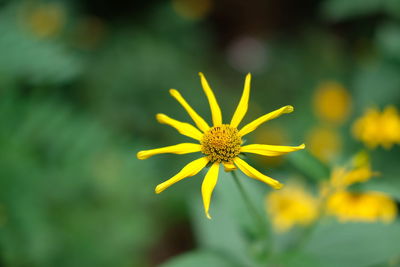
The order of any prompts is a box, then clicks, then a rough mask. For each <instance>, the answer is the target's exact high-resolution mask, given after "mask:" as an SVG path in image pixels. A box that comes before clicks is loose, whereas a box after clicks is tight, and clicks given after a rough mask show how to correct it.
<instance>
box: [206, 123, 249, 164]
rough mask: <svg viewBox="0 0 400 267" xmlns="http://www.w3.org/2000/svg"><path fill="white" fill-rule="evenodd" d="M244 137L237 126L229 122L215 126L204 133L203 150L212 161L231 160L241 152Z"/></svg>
mask: <svg viewBox="0 0 400 267" xmlns="http://www.w3.org/2000/svg"><path fill="white" fill-rule="evenodd" d="M241 144H242V138H241V137H240V135H239V132H238V130H237V129H236V128H233V127H231V126H230V125H228V124H222V125H220V126H214V127H212V128H211V129H210V130H208V131H207V132H206V133H204V136H203V139H202V140H201V152H202V153H203V154H204V155H206V156H207V158H208V160H209V161H210V162H231V161H232V160H233V159H234V158H235V157H236V156H237V155H239V153H240V145H241Z"/></svg>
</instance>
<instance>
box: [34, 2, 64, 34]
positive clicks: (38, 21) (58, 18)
mask: <svg viewBox="0 0 400 267" xmlns="http://www.w3.org/2000/svg"><path fill="white" fill-rule="evenodd" d="M26 16H27V17H26V20H27V21H26V22H27V23H28V24H30V25H29V26H30V28H31V30H32V32H33V33H34V34H36V35H37V36H38V37H40V38H45V37H50V36H54V35H56V34H57V33H59V32H60V30H61V28H62V27H63V26H64V24H65V10H64V9H63V7H62V6H61V5H58V4H43V5H39V6H35V7H34V8H33V9H32V10H31V11H30V14H27V15H26Z"/></svg>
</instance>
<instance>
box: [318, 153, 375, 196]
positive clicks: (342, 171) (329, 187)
mask: <svg viewBox="0 0 400 267" xmlns="http://www.w3.org/2000/svg"><path fill="white" fill-rule="evenodd" d="M377 175H379V173H378V172H374V171H372V168H371V163H370V161H369V156H368V154H367V153H366V152H364V151H362V152H359V153H357V154H356V155H355V156H354V157H353V159H352V162H351V166H350V167H344V166H340V167H334V168H333V170H332V172H331V176H330V179H329V181H326V182H324V183H322V184H321V188H320V189H321V191H320V193H321V196H322V197H327V196H329V195H330V194H332V193H333V192H336V191H340V190H345V189H346V188H347V187H349V186H350V185H352V184H355V183H363V182H366V181H368V180H369V179H371V177H373V176H377Z"/></svg>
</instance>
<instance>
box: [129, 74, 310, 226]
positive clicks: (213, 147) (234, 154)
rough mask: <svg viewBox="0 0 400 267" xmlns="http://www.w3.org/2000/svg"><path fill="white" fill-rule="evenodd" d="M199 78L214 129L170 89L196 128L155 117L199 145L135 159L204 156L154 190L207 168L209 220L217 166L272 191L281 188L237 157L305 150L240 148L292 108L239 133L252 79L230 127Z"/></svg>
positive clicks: (162, 150)
mask: <svg viewBox="0 0 400 267" xmlns="http://www.w3.org/2000/svg"><path fill="white" fill-rule="evenodd" d="M199 75H200V79H201V84H202V87H203V90H204V92H205V94H206V96H207V98H208V102H209V104H210V108H211V115H212V121H213V125H212V126H209V125H208V123H207V122H206V121H205V120H204V119H203V118H202V117H200V116H199V115H198V114H197V112H196V111H194V110H193V108H192V107H191V106H190V105H189V104H188V103H187V102H186V100H185V99H184V98H183V97H182V96H181V94H180V93H179V92H178V91H177V90H175V89H171V90H170V91H169V92H170V94H171V95H172V97H174V98H175V99H176V100H177V101H178V102H179V103H180V104H181V105H182V107H183V108H184V109H185V110H186V111H187V113H188V114H189V116H190V117H191V118H192V120H193V122H194V123H195V124H196V126H197V128H196V127H194V126H193V125H191V124H189V123H185V122H180V121H177V120H175V119H172V118H170V117H168V116H167V115H165V114H157V116H156V118H157V120H158V122H160V123H163V124H168V125H169V126H172V127H173V128H175V129H176V130H177V131H178V132H179V133H180V134H182V135H185V136H188V137H190V138H193V139H195V140H196V141H198V143H181V144H177V145H173V146H168V147H163V148H157V149H151V150H144V151H140V152H138V154H137V157H138V159H147V158H149V157H151V156H153V155H156V154H161V153H173V154H187V153H193V152H201V153H203V157H201V158H199V159H197V160H194V161H192V162H190V163H189V164H187V165H186V166H185V167H184V168H183V169H182V170H181V171H180V172H179V173H178V174H176V175H175V176H174V177H172V178H170V179H169V180H167V181H165V182H163V183H161V184H159V185H158V186H157V187H156V189H155V192H156V193H157V194H159V193H161V192H162V191H164V190H165V189H167V188H168V187H170V186H171V185H173V184H175V183H176V182H178V181H180V180H182V179H184V178H187V177H190V176H194V175H196V174H197V173H199V172H200V171H201V170H202V169H203V168H204V167H206V166H207V165H208V164H210V165H211V167H210V169H209V170H208V172H207V174H206V176H205V178H204V180H203V184H202V187H201V192H202V196H203V204H204V210H205V213H206V216H207V218H209V219H210V218H211V217H210V215H209V212H208V210H209V206H210V201H211V196H212V192H213V190H214V187H215V185H216V183H217V179H218V172H219V167H220V164H223V165H224V167H225V170H226V171H230V170H234V169H236V168H239V169H240V170H241V171H242V172H243V173H245V174H246V175H247V176H249V177H251V178H254V179H257V180H259V181H261V182H264V183H266V184H268V185H270V186H272V187H273V188H276V189H279V188H281V187H282V184H281V183H279V182H278V181H277V180H274V179H272V178H270V177H268V176H266V175H264V174H262V173H261V172H259V171H257V170H256V169H254V168H253V167H252V166H250V165H249V164H248V163H246V162H245V161H244V160H242V159H241V158H240V157H239V154H240V153H254V154H259V155H263V156H279V155H282V154H286V153H289V152H293V151H297V150H300V149H304V147H305V146H304V144H302V145H300V146H275V145H259V144H252V145H245V146H243V145H242V138H243V136H245V135H246V134H248V133H250V132H252V131H254V130H255V129H257V128H258V127H259V126H260V125H261V124H263V123H264V122H267V121H269V120H272V119H275V118H277V117H279V116H280V115H282V114H284V113H290V112H292V111H293V107H292V106H284V107H282V108H280V109H277V110H275V111H273V112H270V113H267V114H265V115H263V116H261V117H260V118H258V119H256V120H254V121H252V122H250V123H249V124H247V125H245V126H243V127H241V128H240V130H239V129H238V126H239V124H240V122H241V121H242V119H243V117H244V116H245V114H246V112H247V108H248V102H249V96H250V80H251V75H250V74H248V75H247V76H246V80H245V83H244V90H243V94H242V97H241V99H240V101H239V104H238V106H237V108H236V111H235V113H234V114H233V117H232V120H231V122H230V123H229V124H223V122H222V113H221V110H220V107H219V105H218V103H217V100H216V98H215V96H214V93H213V91H212V90H211V88H210V86H209V85H208V82H207V80H206V78H205V77H204V75H203V74H202V73H199Z"/></svg>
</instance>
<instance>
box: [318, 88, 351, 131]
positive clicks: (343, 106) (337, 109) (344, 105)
mask: <svg viewBox="0 0 400 267" xmlns="http://www.w3.org/2000/svg"><path fill="white" fill-rule="evenodd" d="M350 109H351V96H350V94H349V92H348V91H347V90H346V88H344V87H343V86H342V85H341V84H340V83H338V82H335V81H327V82H324V83H322V84H321V85H320V86H319V87H318V88H317V90H316V92H315V95H314V112H315V113H316V115H317V116H318V117H320V118H321V119H322V120H324V121H326V122H330V123H335V124H340V123H343V122H344V121H345V120H346V119H347V117H348V116H349V114H350Z"/></svg>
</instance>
